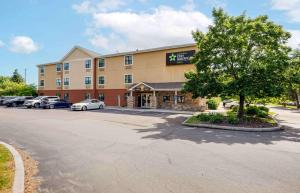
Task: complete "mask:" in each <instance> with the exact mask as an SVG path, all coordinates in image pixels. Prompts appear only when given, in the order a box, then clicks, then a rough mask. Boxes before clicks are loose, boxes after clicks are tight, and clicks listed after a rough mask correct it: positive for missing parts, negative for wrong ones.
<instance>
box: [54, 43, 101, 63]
mask: <svg viewBox="0 0 300 193" xmlns="http://www.w3.org/2000/svg"><path fill="white" fill-rule="evenodd" d="M76 49H79V50H81V51H82V52H84V53H86V54H87V55H89V56H90V57H92V58H99V57H100V56H101V54H99V53H97V52H94V51H92V50H89V49H86V48H83V47H81V46H74V47H73V48H72V49H71V50H70V51H69V52H68V53H67V54H66V55H65V56H64V57H63V58H62V59H61V60H60V61H61V62H62V61H64V60H65V59H66V58H67V57H68V56H70V55H71V54H72V53H73V52H74V51H75V50H76Z"/></svg>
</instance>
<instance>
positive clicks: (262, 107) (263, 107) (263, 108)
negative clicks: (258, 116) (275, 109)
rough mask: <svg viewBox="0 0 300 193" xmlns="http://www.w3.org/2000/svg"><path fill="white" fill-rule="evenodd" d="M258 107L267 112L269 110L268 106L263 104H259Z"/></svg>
mask: <svg viewBox="0 0 300 193" xmlns="http://www.w3.org/2000/svg"><path fill="white" fill-rule="evenodd" d="M258 109H259V110H261V111H265V112H267V113H268V112H269V108H268V107H265V106H260V107H258Z"/></svg>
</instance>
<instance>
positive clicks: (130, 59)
mask: <svg viewBox="0 0 300 193" xmlns="http://www.w3.org/2000/svg"><path fill="white" fill-rule="evenodd" d="M125 65H132V55H129V56H125Z"/></svg>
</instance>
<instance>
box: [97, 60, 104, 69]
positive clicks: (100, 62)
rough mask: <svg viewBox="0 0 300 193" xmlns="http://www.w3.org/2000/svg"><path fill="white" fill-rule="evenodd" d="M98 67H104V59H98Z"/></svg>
mask: <svg viewBox="0 0 300 193" xmlns="http://www.w3.org/2000/svg"><path fill="white" fill-rule="evenodd" d="M98 67H99V68H104V67H105V59H104V58H100V59H99V64H98Z"/></svg>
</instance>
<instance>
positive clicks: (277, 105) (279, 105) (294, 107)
mask: <svg viewBox="0 0 300 193" xmlns="http://www.w3.org/2000/svg"><path fill="white" fill-rule="evenodd" d="M269 105H272V106H275V107H284V106H283V105H281V104H273V103H270V104H269ZM284 108H287V109H297V107H296V106H290V105H286V106H285V107H284Z"/></svg>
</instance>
